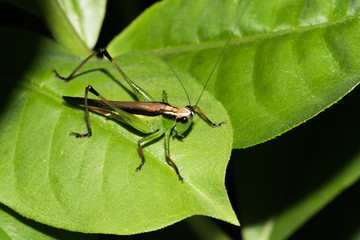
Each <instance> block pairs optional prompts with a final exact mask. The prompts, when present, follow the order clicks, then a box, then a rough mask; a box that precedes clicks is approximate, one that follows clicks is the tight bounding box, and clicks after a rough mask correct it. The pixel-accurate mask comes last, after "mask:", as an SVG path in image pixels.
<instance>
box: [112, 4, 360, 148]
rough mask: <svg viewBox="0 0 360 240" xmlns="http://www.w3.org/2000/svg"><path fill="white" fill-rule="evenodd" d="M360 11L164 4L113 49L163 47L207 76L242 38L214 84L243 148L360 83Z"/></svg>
mask: <svg viewBox="0 0 360 240" xmlns="http://www.w3.org/2000/svg"><path fill="white" fill-rule="evenodd" d="M359 11H360V1H341V0H338V1H331V2H329V1H312V2H307V1H292V2H291V3H289V1H286V0H283V1H238V2H234V1H201V2H200V1H185V0H174V1H163V2H160V3H157V4H155V5H154V6H153V7H151V8H150V9H148V10H147V11H146V12H145V13H144V14H142V15H141V16H140V17H139V18H138V19H137V20H135V21H134V22H133V23H132V24H131V25H130V26H129V27H128V28H127V29H126V30H125V31H124V32H123V33H121V34H120V35H119V36H118V37H116V38H115V39H114V40H113V41H112V42H111V43H110V44H109V47H108V49H109V51H110V52H111V53H112V54H114V55H116V54H118V53H122V52H125V51H128V50H130V49H132V50H133V49H139V50H143V51H150V52H155V53H157V54H159V55H162V56H163V57H165V58H166V59H167V60H168V61H169V62H171V63H172V64H173V65H175V66H177V67H179V68H180V69H183V70H185V71H187V72H190V73H191V74H192V75H193V76H194V77H195V78H196V79H197V80H198V81H199V82H202V83H205V81H206V80H207V79H208V77H209V76H210V72H211V71H212V70H213V67H214V65H215V62H216V61H217V59H218V58H219V56H220V53H221V51H222V50H223V49H224V46H225V45H226V43H227V40H228V39H229V37H232V40H231V42H230V44H229V45H228V46H227V49H226V51H225V53H224V55H223V56H222V58H221V61H220V64H219V65H218V68H217V69H216V71H215V73H214V75H213V76H212V79H211V80H210V84H209V86H208V88H207V90H209V91H210V92H212V93H213V94H214V95H215V97H216V98H217V99H218V100H219V101H221V102H222V104H223V105H224V106H225V108H226V109H227V111H228V113H229V115H230V117H231V120H232V123H233V126H234V131H235V132H234V147H235V148H243V147H248V146H252V145H255V144H258V143H261V142H264V141H267V140H269V139H271V138H273V137H275V136H277V135H279V134H281V133H283V132H285V131H288V130H289V129H292V128H293V127H295V126H297V125H299V124H301V123H303V122H304V121H306V120H307V119H309V118H311V117H313V116H315V115H317V114H318V113H319V112H321V111H323V110H324V109H326V108H327V107H329V106H330V105H332V104H333V103H335V102H336V101H338V100H339V99H340V98H342V97H343V96H344V95H345V94H347V93H348V92H350V91H351V90H352V89H353V88H354V87H355V86H356V85H358V84H359V80H360V78H359V73H360V54H359V53H360V41H358V39H359V37H360V31H359V29H360V28H359V22H360V20H359V15H360V12H359ZM238 21H240V22H239V24H238V26H236V24H237V23H238ZM231 32H233V33H234V35H232V33H231ZM145 36H146V39H147V41H143V39H145Z"/></svg>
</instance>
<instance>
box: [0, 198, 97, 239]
mask: <svg viewBox="0 0 360 240" xmlns="http://www.w3.org/2000/svg"><path fill="white" fill-rule="evenodd" d="M0 239H1V240H22V239H36V240H54V239H77V240H81V239H86V240H90V239H98V237H97V236H96V235H90V234H83V233H74V232H69V231H65V230H61V229H56V228H53V227H49V226H46V225H43V224H40V223H37V222H34V221H32V220H30V219H26V218H24V217H22V216H20V215H19V214H18V213H16V212H14V211H12V210H11V209H9V208H7V207H5V206H4V205H2V204H0Z"/></svg>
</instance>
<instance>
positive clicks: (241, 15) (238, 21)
mask: <svg viewBox="0 0 360 240" xmlns="http://www.w3.org/2000/svg"><path fill="white" fill-rule="evenodd" d="M249 2H250V0H248V1H247V2H246V4H245V6H244V8H243V10H242V13H241V14H240V16H239V18H238V20H237V22H236V25H235V26H234V28H233V30H232V32H231V35H230V37H229V38H228V40H227V41H226V43H225V46H224V48H223V49H222V51H221V53H220V55H219V57H218V59H217V60H216V63H215V65H214V67H213V69H212V70H211V73H210V75H209V77H208V79H207V80H206V83H205V85H204V88H203V90H202V91H201V93H200V96H199V98H198V100H197V101H196V104H195V106H194V109H195V108H196V106H197V105H198V103H199V101H200V98H201V96H202V95H203V93H204V91H205V88H206V86H207V85H208V83H209V81H210V79H211V77H212V75H213V73H214V72H215V69H216V67H217V65H218V64H219V62H220V59H221V58H222V56H223V55H224V52H225V49H226V48H227V46H228V45H229V43H230V40H231V38H232V37H233V36H234V32H235V29H236V28H237V27H238V25H239V23H240V20H241V19H242V17H243V16H244V14H245V9H246V8H247V6H248V4H249Z"/></svg>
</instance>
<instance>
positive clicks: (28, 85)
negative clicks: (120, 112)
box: [21, 67, 239, 225]
mask: <svg viewBox="0 0 360 240" xmlns="http://www.w3.org/2000/svg"><path fill="white" fill-rule="evenodd" d="M109 68H111V67H109ZM21 85H22V86H23V87H25V88H28V89H30V90H33V91H36V92H37V93H39V94H41V95H43V96H45V97H48V98H50V99H52V100H54V101H56V102H58V103H59V104H61V103H62V102H63V101H62V99H61V98H59V97H57V96H55V95H53V94H51V93H50V92H48V91H45V90H43V89H41V88H39V87H38V86H36V85H34V84H31V83H29V82H26V81H23V82H21ZM72 110H73V112H74V113H75V114H81V115H83V114H82V113H80V112H79V111H77V110H76V109H75V108H72ZM112 121H114V122H116V121H115V120H112ZM91 123H92V125H95V124H96V125H98V126H100V127H101V128H102V129H105V130H106V131H111V132H113V131H112V130H111V129H110V128H109V127H108V126H107V125H104V124H103V123H102V122H101V121H100V120H99V119H98V118H91ZM94 123H95V124H94ZM84 124H85V123H84ZM118 135H120V136H121V137H122V138H125V139H126V140H127V141H129V142H131V143H132V144H133V145H134V147H135V148H137V141H134V140H133V139H131V138H129V137H127V136H126V135H124V134H121V133H117V136H118ZM52 138H53V136H52ZM143 151H144V152H146V155H147V156H149V157H151V158H153V159H156V160H157V161H156V163H157V164H160V166H162V167H165V168H166V169H169V170H170V171H171V172H172V171H173V169H172V168H171V166H169V165H168V164H167V163H166V162H165V161H162V160H161V159H159V158H158V157H157V156H156V155H154V154H153V153H152V152H151V150H150V149H146V148H145V149H143ZM49 183H50V182H49ZM181 184H188V185H189V186H190V187H191V188H192V189H193V192H196V193H197V195H198V196H201V198H202V199H203V200H204V201H206V202H208V205H209V206H216V207H217V208H219V207H218V204H217V203H216V202H215V201H214V200H212V199H211V197H209V196H207V195H206V193H204V192H203V191H202V190H201V189H199V188H197V187H196V186H194V185H193V184H192V183H191V182H189V181H186V180H185V181H184V182H183V183H181ZM50 185H51V184H50ZM55 198H56V196H55ZM22 202H23V201H22ZM23 203H24V204H25V205H27V204H26V203H25V202H23ZM28 207H30V206H28ZM223 210H224V211H225V212H226V209H224V207H223V206H221V207H220V209H219V212H223ZM69 220H70V219H69ZM237 221H238V220H237V219H233V220H232V222H233V224H236V225H239V224H238V222H237Z"/></svg>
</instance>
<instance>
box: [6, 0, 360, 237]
mask: <svg viewBox="0 0 360 240" xmlns="http://www.w3.org/2000/svg"><path fill="white" fill-rule="evenodd" d="M13 3H16V4H17V6H20V7H22V8H24V9H26V10H28V11H30V12H31V13H33V14H36V15H37V16H39V17H40V18H42V19H44V21H45V22H46V24H47V26H48V28H49V29H50V31H51V32H52V34H53V35H54V36H55V38H56V39H57V40H58V42H59V43H55V42H53V41H52V40H49V39H47V38H45V37H43V36H39V35H38V34H33V33H30V32H24V31H20V30H16V29H7V28H1V29H0V32H1V33H2V36H5V37H3V38H1V39H0V45H1V46H7V47H6V48H5V49H4V50H3V56H4V57H3V58H1V60H0V63H1V66H2V67H1V69H0V77H1V80H2V81H3V82H5V83H9V84H8V85H9V86H10V87H8V88H2V89H1V94H0V96H1V100H3V102H4V103H5V104H3V105H2V107H1V110H2V112H1V115H0V142H1V144H0V156H1V158H0V189H1V191H0V201H1V202H2V203H3V204H5V205H6V206H8V207H10V208H12V209H15V210H16V211H17V212H19V213H20V214H21V215H24V216H25V217H27V218H31V219H34V220H36V221H38V222H41V223H45V224H48V225H51V226H55V227H59V228H63V229H68V230H74V231H80V232H90V233H99V232H100V233H115V234H132V233H140V232H145V231H151V230H155V229H159V228H162V227H165V226H168V225H171V224H172V223H175V222H178V221H180V220H182V219H184V218H187V217H189V216H192V215H205V216H212V217H214V218H218V219H222V220H224V221H227V222H230V223H233V224H238V220H237V218H236V216H235V214H234V212H233V210H232V208H231V205H230V202H229V200H228V197H227V194H226V190H225V188H224V177H225V170H226V166H227V163H228V160H229V156H230V150H231V147H232V146H233V147H234V148H244V147H248V146H252V145H256V144H258V143H261V142H265V141H267V140H269V139H271V138H274V137H275V136H278V135H280V134H281V133H284V132H285V131H287V130H289V129H292V128H294V127H295V126H297V125H299V124H301V123H303V122H304V121H306V120H308V119H309V118H311V117H313V116H315V115H317V114H318V113H320V112H321V111H323V110H324V109H326V108H327V107H329V106H330V105H332V104H334V103H335V102H337V101H338V100H339V99H341V98H342V97H343V96H344V95H345V94H347V93H349V92H350V91H351V90H353V89H354V88H355V87H356V86H357V85H358V84H359V79H360V78H359V73H360V67H359V66H360V56H359V52H360V49H359V48H360V44H359V43H360V42H359V41H358V39H359V35H360V29H359V15H360V14H359V11H360V7H359V6H360V2H359V1H351V2H350V1H349V2H346V1H325V0H324V1H320V0H319V1H311V2H309V1H292V2H289V1H285V0H284V1H277V2H271V1H245V0H244V1H192V0H167V1H161V2H159V3H157V4H154V5H153V6H152V7H150V8H149V9H147V10H146V11H145V12H144V13H143V14H141V15H140V16H139V17H138V18H137V19H136V20H135V21H134V22H133V23H132V24H131V25H130V26H129V27H128V28H127V29H125V30H124V31H123V32H122V33H121V34H119V35H118V36H117V37H116V38H115V39H114V40H113V41H112V42H111V43H110V44H109V45H108V47H107V48H108V50H109V52H110V54H112V55H113V56H116V58H115V60H116V61H117V62H118V64H119V65H120V66H121V67H122V68H123V70H124V71H125V72H126V73H127V74H128V76H129V77H130V78H132V79H133V80H134V81H135V82H136V83H137V84H139V85H140V86H141V87H142V88H144V89H145V90H146V91H147V92H149V93H150V94H151V96H153V97H154V98H155V99H157V100H160V99H161V93H162V90H166V92H167V93H168V97H169V102H170V103H171V104H174V105H177V106H185V105H187V104H188V103H187V99H186V96H185V94H184V92H183V90H182V88H181V86H180V84H179V82H178V81H177V80H176V78H175V77H174V75H173V73H172V72H171V71H170V69H169V68H168V66H167V65H166V64H165V63H164V62H163V60H161V58H159V57H158V56H161V57H163V58H164V59H166V60H167V61H168V62H169V63H171V65H172V66H174V69H175V71H176V72H177V74H179V76H180V78H181V80H182V81H183V83H184V85H185V87H186V89H187V91H188V92H189V95H190V98H191V100H192V103H194V102H195V101H196V99H197V97H198V96H199V93H200V92H201V90H202V87H203V84H204V83H205V82H206V80H207V79H208V77H209V76H210V73H211V71H212V70H213V67H214V64H215V62H216V61H217V59H218V58H219V56H220V53H221V51H222V50H223V48H224V46H226V51H225V52H224V55H223V56H222V58H221V59H220V62H219V65H218V66H217V68H216V69H215V72H214V74H213V76H212V78H211V80H210V82H209V85H208V87H207V89H206V90H208V91H209V92H210V93H211V94H212V95H213V96H214V97H215V98H216V99H215V98H214V97H213V96H212V95H210V94H209V93H207V92H206V91H205V94H204V96H203V97H202V99H201V101H200V104H199V106H200V107H201V108H202V110H203V111H204V112H205V113H206V115H208V116H209V118H210V119H212V120H213V121H214V122H219V121H226V122H227V124H226V125H224V126H223V127H221V128H217V129H212V128H210V127H209V126H208V125H207V124H206V123H205V122H204V121H203V120H202V119H201V118H200V117H199V116H196V120H195V123H194V125H193V127H192V128H191V129H190V131H189V132H188V133H187V135H186V137H185V138H184V139H172V141H171V144H170V148H171V155H172V157H173V160H174V161H175V162H176V164H177V166H178V167H179V168H180V171H181V173H182V175H183V177H184V178H185V183H183V184H182V183H180V182H179V181H178V179H177V177H176V175H175V173H174V171H173V169H172V168H171V166H169V165H168V164H167V163H166V161H165V156H164V146H163V145H164V144H163V140H160V141H156V142H154V143H151V144H148V145H146V147H145V149H144V150H145V157H146V164H145V165H144V168H143V170H142V171H141V172H135V168H136V167H137V166H138V164H139V162H140V157H139V154H138V152H137V145H136V141H137V140H138V139H139V138H141V137H143V136H144V135H141V134H140V133H138V132H136V131H135V130H133V129H132V128H131V127H129V126H126V125H123V124H118V123H117V122H114V121H112V120H108V119H106V118H104V117H102V116H99V115H97V114H91V115H90V117H91V122H92V127H93V134H94V135H93V137H91V138H90V139H76V138H74V137H73V136H69V135H68V133H69V132H70V131H76V132H77V131H79V132H86V124H85V120H84V111H83V110H82V109H78V108H75V107H72V106H69V105H67V104H65V103H64V101H63V100H62V99H61V96H64V95H66V96H80V97H82V96H83V94H84V89H85V87H86V86H87V85H88V84H91V85H93V86H94V87H95V88H96V89H97V90H98V91H99V92H100V93H101V94H102V95H103V96H104V97H106V98H108V99H109V100H130V101H131V100H133V99H134V98H133V95H132V94H131V92H129V89H128V88H127V86H126V84H125V83H124V81H123V79H121V77H120V76H119V74H118V73H117V72H116V71H115V70H114V69H113V67H112V65H111V64H110V63H109V62H106V61H99V60H98V61H91V62H90V63H89V64H88V65H86V67H85V68H84V71H82V72H86V73H84V74H80V75H79V76H78V77H76V78H75V79H74V80H73V81H71V82H69V83H64V82H61V81H59V80H58V79H56V78H55V77H54V73H53V72H52V70H53V69H56V70H57V71H58V72H59V73H61V74H63V75H66V74H69V73H70V72H71V71H72V70H73V69H74V67H76V66H77V65H78V64H79V63H80V62H81V60H82V59H83V57H85V56H86V55H87V54H89V53H90V52H91V49H92V48H93V46H94V44H95V42H96V40H97V38H98V34H99V31H100V26H101V24H102V21H103V17H104V14H105V5H106V2H105V1H92V3H91V4H89V5H87V6H82V5H80V1H60V0H59V1H51V3H49V2H48V1H41V0H38V1H36V4H33V5H31V4H30V5H29V2H28V1H22V0H16V1H14V2H13ZM114 24H115V23H114ZM89 25H91V26H92V27H89ZM229 37H231V41H230V42H229V44H228V45H227V40H228V39H229ZM24 39H26V44H24ZM19 56H21V57H19ZM93 69H98V70H97V71H92V70H93ZM87 71H88V72H87ZM357 99H358V98H357ZM218 101H219V102H218ZM355 101H356V100H355ZM223 106H224V107H223ZM228 114H229V115H228ZM340 119H341V120H339V119H336V120H334V121H333V122H335V124H334V125H331V127H329V128H326V127H325V126H322V125H321V124H320V126H319V125H315V126H317V127H313V128H311V123H310V128H309V127H308V126H309V124H307V126H305V127H304V126H301V127H299V128H298V129H296V130H295V133H293V132H294V131H291V132H290V133H289V134H290V135H289V134H286V135H285V136H282V137H281V138H279V139H277V140H276V141H272V142H270V143H265V144H262V145H260V146H256V147H253V148H251V149H246V150H241V151H233V153H234V154H233V156H232V157H231V158H232V161H231V167H232V171H233V172H234V173H235V174H234V175H236V176H235V177H234V179H232V184H233V185H235V187H233V188H234V189H235V191H236V194H238V196H237V198H238V201H235V200H232V204H233V206H234V208H235V210H236V212H237V213H238V214H239V215H241V218H242V219H243V220H242V225H243V227H242V228H241V230H242V236H243V238H244V239H286V238H287V237H288V236H290V235H291V234H292V233H293V232H294V231H295V230H296V229H298V228H299V227H300V226H301V225H302V224H304V222H306V221H307V220H308V219H309V218H310V217H311V216H313V215H314V214H315V213H317V212H318V211H319V210H320V209H321V208H323V207H324V206H325V205H326V204H328V203H329V202H330V201H331V200H333V199H334V198H335V197H336V196H337V195H339V194H340V193H341V192H342V191H343V190H344V189H346V188H347V187H349V186H351V185H352V184H353V183H354V182H356V181H357V180H358V179H359V176H360V171H359V169H360V166H359V165H360V161H359V159H360V158H359V154H360V152H359V148H358V146H357V145H356V144H355V143H357V142H358V141H356V137H354V136H357V135H358V134H360V129H359V127H358V124H354V122H356V121H354V120H353V119H351V116H348V115H341V116H340ZM312 121H313V120H312ZM330 121H331V120H330ZM310 122H311V121H310ZM333 122H329V124H333ZM325 125H326V124H325ZM232 126H233V127H234V139H233V137H232V135H233V134H232ZM306 127H308V128H309V129H310V130H306ZM337 127H342V129H344V130H338V131H335V130H334V129H335V128H337ZM314 129H315V130H314ZM299 132H301V133H303V134H299ZM314 132H315V133H317V134H318V135H315V136H316V137H312V138H311V140H309V139H307V138H305V139H306V140H304V136H305V135H306V136H311V134H313V133H314ZM291 134H292V135H291ZM308 138H309V137H308ZM330 140H331V141H336V144H334V143H330ZM306 141H308V142H309V143H308V144H309V145H306ZM309 146H311V147H313V148H318V149H316V151H312V152H311V154H309V155H307V154H306V151H305V153H304V149H305V148H307V147H309ZM289 189H290V190H289ZM4 209H5V212H4V214H3V213H2V212H1V213H0V236H6V235H8V236H10V235H9V234H7V230H6V227H5V226H6V225H4V221H1V220H3V219H7V218H8V215H6V214H8V213H10V215H16V213H15V212H10V211H11V210H7V208H6V207H4ZM6 212H7V213H6ZM5 213H6V214H5ZM16 218H17V219H21V217H20V216H17V217H16ZM14 224H15V225H14V226H15V228H16V227H19V228H22V227H23V226H22V225H24V222H16V221H14ZM25 224H26V225H28V226H29V229H30V228H34V229H35V230H34V231H35V232H36V231H37V230H38V228H39V227H34V226H32V224H31V223H27V222H25ZM189 224H190V225H191V226H192V227H193V228H195V229H196V231H195V232H197V233H198V235H199V236H207V237H205V238H208V237H209V233H208V232H207V230H206V229H207V228H211V229H213V230H214V234H213V236H212V237H213V238H214V239H216V236H219V238H225V239H226V238H227V237H226V236H225V235H224V234H221V233H220V232H221V230H218V229H216V226H214V225H212V224H211V223H209V222H207V221H202V220H201V218H199V219H196V218H195V220H194V218H192V220H191V221H189ZM41 226H42V225H41ZM29 231H30V230H29ZM31 231H32V230H31ZM47 231H49V232H52V231H53V229H52V228H50V229H49V230H47ZM64 232H66V231H65V230H64ZM1 234H2V235H1ZM25 234H26V233H25ZM69 234H72V233H69ZM25 236H26V235H25ZM86 236H87V235H85V237H86ZM54 238H61V237H59V236H55V237H54ZM69 238H71V237H69ZM10 239H13V238H10ZM14 239H16V238H14ZM44 239H46V238H44Z"/></svg>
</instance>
